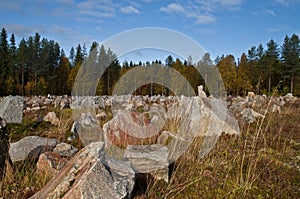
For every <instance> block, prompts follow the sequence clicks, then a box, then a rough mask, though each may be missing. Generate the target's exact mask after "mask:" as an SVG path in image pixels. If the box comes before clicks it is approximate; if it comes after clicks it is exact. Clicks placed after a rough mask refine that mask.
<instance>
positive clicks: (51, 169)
mask: <svg viewBox="0 0 300 199" xmlns="http://www.w3.org/2000/svg"><path fill="white" fill-rule="evenodd" d="M67 162H68V160H67V159H66V158H63V157H61V156H60V155H59V154H57V153H54V152H51V151H48V152H45V153H42V154H41V155H40V157H39V160H38V162H37V165H36V172H37V173H38V174H42V175H45V176H53V175H55V174H57V173H58V171H60V170H61V169H62V168H63V167H64V166H65V165H66V164H67Z"/></svg>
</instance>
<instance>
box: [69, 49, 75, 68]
mask: <svg viewBox="0 0 300 199" xmlns="http://www.w3.org/2000/svg"><path fill="white" fill-rule="evenodd" d="M69 60H70V63H71V65H72V66H75V50H74V47H72V48H71V50H70V56H69Z"/></svg>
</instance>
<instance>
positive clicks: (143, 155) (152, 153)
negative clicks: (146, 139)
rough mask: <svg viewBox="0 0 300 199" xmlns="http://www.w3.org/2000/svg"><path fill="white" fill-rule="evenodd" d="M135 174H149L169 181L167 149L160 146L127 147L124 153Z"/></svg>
mask: <svg viewBox="0 0 300 199" xmlns="http://www.w3.org/2000/svg"><path fill="white" fill-rule="evenodd" d="M124 160H128V161H129V162H130V164H131V166H132V168H133V169H134V171H135V172H136V173H149V174H151V175H153V176H154V177H155V178H156V179H164V180H165V181H166V182H168V181H169V162H168V148H167V147H165V146H162V145H160V144H152V145H128V146H127V147H126V150H125V153H124Z"/></svg>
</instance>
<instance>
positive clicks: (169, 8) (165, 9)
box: [160, 3, 184, 13]
mask: <svg viewBox="0 0 300 199" xmlns="http://www.w3.org/2000/svg"><path fill="white" fill-rule="evenodd" d="M160 11H163V12H169V13H176V12H177V13H178V12H184V8H183V7H182V6H181V5H180V4H177V3H171V4H169V5H167V6H166V7H161V8H160Z"/></svg>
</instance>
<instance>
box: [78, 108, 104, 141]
mask: <svg viewBox="0 0 300 199" xmlns="http://www.w3.org/2000/svg"><path fill="white" fill-rule="evenodd" d="M78 122H79V124H80V126H79V128H78V132H77V133H78V135H79V137H80V139H81V141H82V143H83V144H84V145H85V146H87V145H88V144H90V143H92V142H99V141H101V140H103V138H102V137H103V132H102V128H101V127H100V124H99V121H98V120H97V119H96V115H93V114H92V113H81V117H80V119H79V121H78Z"/></svg>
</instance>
